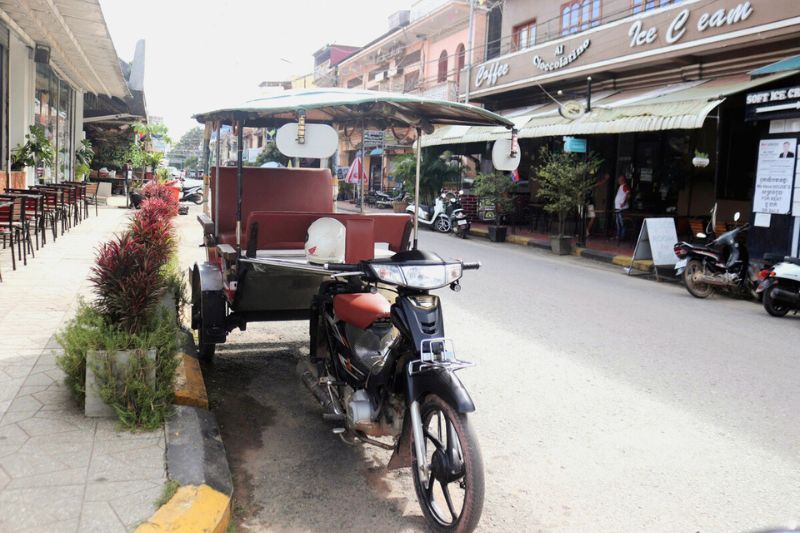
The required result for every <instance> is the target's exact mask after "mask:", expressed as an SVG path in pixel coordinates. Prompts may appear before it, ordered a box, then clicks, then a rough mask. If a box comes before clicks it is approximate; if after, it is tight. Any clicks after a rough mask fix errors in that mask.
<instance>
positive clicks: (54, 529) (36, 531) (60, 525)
mask: <svg viewBox="0 0 800 533" xmlns="http://www.w3.org/2000/svg"><path fill="white" fill-rule="evenodd" d="M77 530H78V519H77V518H74V519H72V520H61V521H58V522H52V523H50V524H44V525H42V526H36V527H26V528H22V529H15V530H14V532H15V533H42V531H47V533H75V531H77Z"/></svg>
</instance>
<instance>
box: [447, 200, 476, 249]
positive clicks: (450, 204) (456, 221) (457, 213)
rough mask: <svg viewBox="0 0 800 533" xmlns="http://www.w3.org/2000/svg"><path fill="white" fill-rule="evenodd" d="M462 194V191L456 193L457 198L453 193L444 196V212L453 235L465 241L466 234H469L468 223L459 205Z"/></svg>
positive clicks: (462, 208)
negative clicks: (445, 202) (448, 219)
mask: <svg viewBox="0 0 800 533" xmlns="http://www.w3.org/2000/svg"><path fill="white" fill-rule="evenodd" d="M463 194H464V191H458V196H456V195H455V194H453V193H447V194H446V195H445V196H446V198H445V199H446V200H447V206H446V207H445V211H446V213H447V216H449V217H450V226H451V228H452V229H453V233H455V234H456V236H457V237H461V238H462V239H466V238H467V234H469V228H470V223H469V220H468V219H467V213H466V212H465V211H464V207H463V206H462V205H461V196H463Z"/></svg>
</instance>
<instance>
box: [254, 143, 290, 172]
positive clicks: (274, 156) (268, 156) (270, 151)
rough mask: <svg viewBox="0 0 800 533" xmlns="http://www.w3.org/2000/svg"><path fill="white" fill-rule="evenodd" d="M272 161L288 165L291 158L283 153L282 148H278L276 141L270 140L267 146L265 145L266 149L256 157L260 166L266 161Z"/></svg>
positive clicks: (257, 164)
mask: <svg viewBox="0 0 800 533" xmlns="http://www.w3.org/2000/svg"><path fill="white" fill-rule="evenodd" d="M270 161H277V162H278V163H280V164H281V165H283V166H286V165H287V164H288V163H289V158H288V157H286V156H285V155H283V154H282V153H281V151H280V150H278V146H277V145H276V144H275V143H274V142H269V143H267V145H266V146H264V149H263V150H261V153H260V154H258V157H256V163H255V165H256V166H257V167H260V166H261V165H263V164H264V163H268V162H270Z"/></svg>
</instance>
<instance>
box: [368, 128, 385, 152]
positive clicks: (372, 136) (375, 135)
mask: <svg viewBox="0 0 800 533" xmlns="http://www.w3.org/2000/svg"><path fill="white" fill-rule="evenodd" d="M383 143H384V132H383V131H380V130H365V131H364V148H383Z"/></svg>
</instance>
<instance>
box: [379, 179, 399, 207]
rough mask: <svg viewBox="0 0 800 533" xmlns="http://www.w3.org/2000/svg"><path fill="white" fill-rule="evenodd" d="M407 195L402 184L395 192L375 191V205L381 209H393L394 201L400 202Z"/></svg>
mask: <svg viewBox="0 0 800 533" xmlns="http://www.w3.org/2000/svg"><path fill="white" fill-rule="evenodd" d="M405 195H406V192H405V191H404V190H403V186H402V185H400V187H398V188H397V189H395V192H394V194H389V193H385V192H380V191H376V192H375V206H376V207H378V208H379V209H391V208H392V204H393V203H394V202H399V201H400V200H402V199H403V198H404V197H405Z"/></svg>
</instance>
